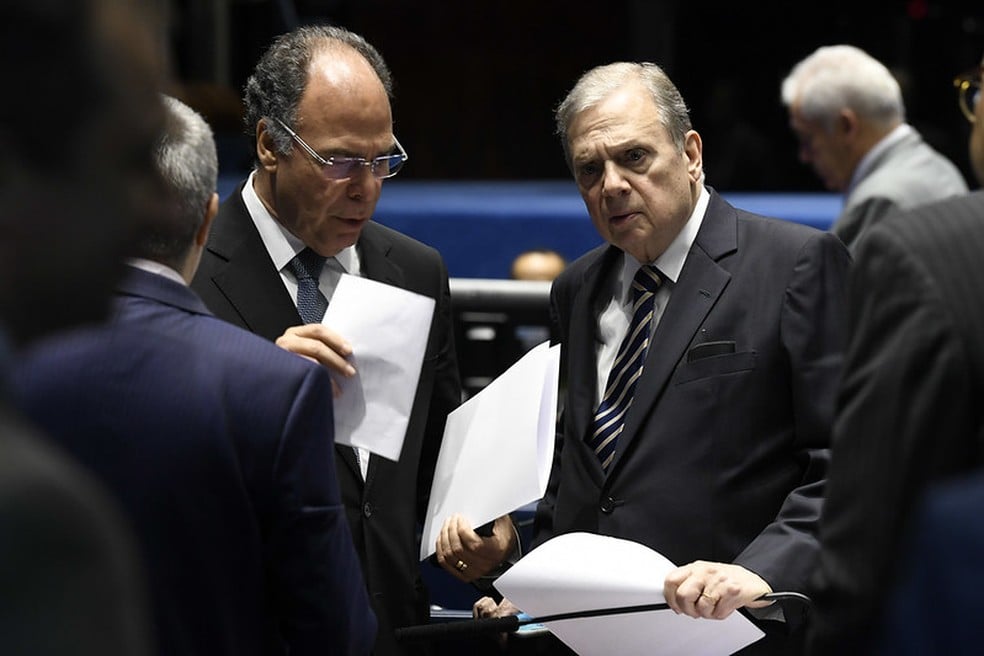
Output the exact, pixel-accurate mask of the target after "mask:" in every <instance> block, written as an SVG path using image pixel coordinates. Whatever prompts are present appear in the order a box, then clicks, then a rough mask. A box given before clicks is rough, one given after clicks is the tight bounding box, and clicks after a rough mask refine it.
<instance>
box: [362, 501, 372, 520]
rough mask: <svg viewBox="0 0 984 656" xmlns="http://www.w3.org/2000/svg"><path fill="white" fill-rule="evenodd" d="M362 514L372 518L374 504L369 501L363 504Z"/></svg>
mask: <svg viewBox="0 0 984 656" xmlns="http://www.w3.org/2000/svg"><path fill="white" fill-rule="evenodd" d="M362 514H363V515H365V516H366V517H372V504H371V503H369V502H368V501H367V502H365V503H364V504H362Z"/></svg>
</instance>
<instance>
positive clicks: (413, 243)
mask: <svg viewBox="0 0 984 656" xmlns="http://www.w3.org/2000/svg"><path fill="white" fill-rule="evenodd" d="M363 234H364V235H366V236H367V237H368V238H370V239H376V240H379V241H383V242H388V243H389V244H390V245H392V246H393V247H394V248H396V249H398V250H399V251H403V252H407V253H412V254H413V255H414V257H427V258H433V259H436V260H441V261H443V258H442V257H441V254H440V252H439V251H438V250H437V249H436V248H434V247H433V246H431V245H429V244H425V243H424V242H422V241H419V240H417V239H414V238H413V237H411V236H409V235H406V234H404V233H402V232H400V231H399V230H395V229H393V228H390V227H389V226H385V225H383V224H381V223H377V222H376V221H370V222H369V223H367V224H366V226H365V227H364V228H363Z"/></svg>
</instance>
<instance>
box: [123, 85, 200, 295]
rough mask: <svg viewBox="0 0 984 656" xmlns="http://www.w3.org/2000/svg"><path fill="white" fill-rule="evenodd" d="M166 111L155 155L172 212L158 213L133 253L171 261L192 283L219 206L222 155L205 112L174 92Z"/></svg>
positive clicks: (171, 264)
mask: <svg viewBox="0 0 984 656" xmlns="http://www.w3.org/2000/svg"><path fill="white" fill-rule="evenodd" d="M164 110H165V127H164V132H163V134H162V135H161V137H160V140H159V141H158V143H157V149H156V151H155V153H154V159H155V162H156V165H157V170H158V172H159V173H160V174H161V177H162V179H163V182H164V189H165V193H166V195H167V203H166V205H165V207H166V208H167V211H166V212H162V213H160V214H159V215H158V216H156V217H155V218H156V219H157V222H156V223H149V222H147V223H145V224H144V225H143V227H142V230H141V233H140V234H139V235H137V237H136V242H135V246H134V250H133V254H134V255H136V256H137V257H143V258H146V259H148V260H153V261H155V262H160V263H162V264H166V265H167V266H169V267H171V268H172V269H174V270H175V271H177V272H178V273H181V274H182V275H183V276H184V277H185V278H186V279H187V280H189V281H190V280H191V278H192V277H193V276H194V273H195V269H196V268H197V267H198V262H199V260H200V259H201V253H202V248H203V247H204V245H205V240H206V237H207V236H208V227H209V223H210V222H211V220H212V218H213V217H214V216H215V214H216V213H217V212H218V209H219V195H218V194H217V193H216V192H215V188H216V184H217V180H218V175H219V159H218V155H217V154H216V149H215V138H214V136H213V134H212V128H211V127H210V126H209V124H208V123H207V122H206V121H205V119H204V118H203V117H202V116H201V115H200V114H199V113H197V112H196V111H195V110H193V109H192V108H191V107H189V106H188V105H186V104H184V103H183V102H181V101H180V100H178V99H176V98H172V97H171V96H164Z"/></svg>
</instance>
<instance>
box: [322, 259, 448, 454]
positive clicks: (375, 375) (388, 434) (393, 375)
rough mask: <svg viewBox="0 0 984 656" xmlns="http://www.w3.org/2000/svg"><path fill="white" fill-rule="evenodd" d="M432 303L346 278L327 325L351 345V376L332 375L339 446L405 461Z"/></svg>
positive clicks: (333, 301) (388, 287)
mask: <svg viewBox="0 0 984 656" xmlns="http://www.w3.org/2000/svg"><path fill="white" fill-rule="evenodd" d="M433 316H434V299H432V298H429V297H427V296H422V295H420V294H415V293H413V292H408V291H407V290H405V289H400V288H399V287H393V286H392V285H386V284H383V283H381V282H376V281H375V280H369V279H368V278H361V277H359V276H351V275H348V274H343V275H342V276H341V278H340V279H339V281H338V286H337V287H335V293H334V295H333V296H332V297H331V303H329V304H328V310H327V311H326V312H325V317H324V319H323V320H322V323H324V324H325V325H328V326H331V328H332V329H333V330H334V331H336V332H337V333H339V334H340V335H342V337H344V338H345V339H346V340H348V342H349V343H350V344H351V345H352V355H351V357H350V358H349V361H350V362H351V363H352V366H354V367H355V370H356V374H355V376H353V377H352V378H344V377H342V376H333V378H334V379H335V380H336V381H337V382H338V384H339V386H340V387H341V390H342V393H341V395H339V396H338V397H337V398H336V399H335V441H336V442H338V443H339V444H347V445H349V446H355V447H361V448H363V449H367V450H369V451H371V452H373V453H376V454H379V455H381V456H383V457H384V458H389V459H390V460H399V459H400V451H401V450H402V449H403V438H404V435H405V434H406V430H407V424H408V423H409V421H410V410H411V408H412V407H413V397H414V395H415V394H416V393H417V381H418V380H419V379H420V367H421V364H422V363H423V361H424V352H425V350H426V349H427V336H428V334H429V333H430V325H431V319H432V317H433Z"/></svg>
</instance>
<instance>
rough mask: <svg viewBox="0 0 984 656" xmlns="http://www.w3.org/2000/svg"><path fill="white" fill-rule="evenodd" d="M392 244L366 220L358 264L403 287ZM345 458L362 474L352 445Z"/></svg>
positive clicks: (373, 462)
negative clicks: (392, 251)
mask: <svg viewBox="0 0 984 656" xmlns="http://www.w3.org/2000/svg"><path fill="white" fill-rule="evenodd" d="M392 247H393V245H392V243H391V242H390V240H389V239H387V237H386V234H385V231H384V230H382V229H381V228H380V226H379V225H378V224H376V223H374V222H372V221H369V222H368V223H366V225H365V226H364V227H363V228H362V234H360V235H359V241H358V249H359V265H360V267H361V268H362V271H361V274H362V277H364V278H368V279H370V280H375V281H376V282H381V283H384V284H387V285H393V286H394V287H400V288H403V287H404V284H405V283H404V274H403V269H402V268H400V266H399V265H397V264H396V263H395V262H394V261H393V260H392V259H391V258H390V256H389V253H390V250H391V249H392ZM338 451H339V453H341V457H342V459H343V460H344V461H345V462H346V463H347V464H348V465H349V466H351V467H353V468H354V469H355V471H356V472H357V473H358V475H359V477H360V478H361V477H362V473H361V472H360V470H359V463H358V461H357V460H356V457H355V454H356V452H355V450H354V449H350V448H344V449H339V450H338ZM379 462H380V460H379V458H378V457H377V456H374V455H371V454H370V456H369V466H368V467H367V468H366V479H365V486H366V487H367V488H368V487H369V486H371V485H372V483H373V481H374V480H375V478H376V470H377V469H378V465H379Z"/></svg>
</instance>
